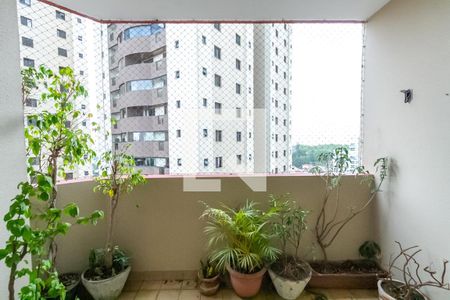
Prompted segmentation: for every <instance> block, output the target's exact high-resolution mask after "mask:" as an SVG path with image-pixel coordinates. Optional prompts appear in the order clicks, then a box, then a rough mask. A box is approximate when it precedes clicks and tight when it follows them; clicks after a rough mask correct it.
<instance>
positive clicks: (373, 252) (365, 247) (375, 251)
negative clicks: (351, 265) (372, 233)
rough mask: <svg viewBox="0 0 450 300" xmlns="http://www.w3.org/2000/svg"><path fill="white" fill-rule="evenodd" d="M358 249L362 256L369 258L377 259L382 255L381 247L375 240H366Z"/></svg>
mask: <svg viewBox="0 0 450 300" xmlns="http://www.w3.org/2000/svg"><path fill="white" fill-rule="evenodd" d="M358 250H359V255H360V256H361V257H364V258H365V259H369V260H375V259H377V258H379V257H380V255H381V248H380V246H379V245H378V244H377V243H376V242H374V241H365V242H364V243H362V245H361V246H360V247H359V249H358Z"/></svg>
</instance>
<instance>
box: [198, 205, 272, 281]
mask: <svg viewBox="0 0 450 300" xmlns="http://www.w3.org/2000/svg"><path fill="white" fill-rule="evenodd" d="M205 206H206V209H205V211H204V212H203V214H202V216H201V218H204V219H206V220H207V225H206V227H205V233H206V235H207V236H208V238H209V241H208V246H209V247H211V248H213V247H214V248H215V250H214V251H213V252H212V255H211V259H212V261H213V262H215V263H216V264H217V268H218V269H219V270H221V271H224V270H225V268H226V266H230V267H231V268H232V269H234V270H236V271H238V272H240V273H245V274H251V273H255V272H257V271H259V270H261V269H263V267H264V265H265V264H266V263H271V262H273V261H275V260H276V259H277V257H278V255H279V254H280V250H279V249H277V248H275V247H273V246H271V244H270V240H271V238H272V236H273V234H271V232H272V230H270V228H269V227H270V224H271V223H270V219H271V218H272V217H273V216H274V215H275V214H276V211H277V210H276V209H275V208H270V209H269V210H268V211H267V212H263V211H261V210H258V209H256V207H255V206H256V204H255V203H254V202H252V201H248V200H247V201H246V203H245V205H244V206H243V207H242V208H240V209H237V210H235V209H232V208H229V207H227V206H223V209H218V208H212V207H209V206H208V205H206V204H205Z"/></svg>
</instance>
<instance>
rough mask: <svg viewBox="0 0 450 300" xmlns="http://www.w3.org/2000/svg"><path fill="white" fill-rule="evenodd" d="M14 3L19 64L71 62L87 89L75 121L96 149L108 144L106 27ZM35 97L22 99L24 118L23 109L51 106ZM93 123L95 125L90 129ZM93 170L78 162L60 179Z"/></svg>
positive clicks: (34, 4) (23, 0)
mask: <svg viewBox="0 0 450 300" xmlns="http://www.w3.org/2000/svg"><path fill="white" fill-rule="evenodd" d="M17 7H18V10H17V11H18V20H19V35H20V58H21V63H22V67H24V68H26V67H38V66H39V65H45V66H47V67H48V68H51V69H52V70H54V71H58V69H59V68H61V67H67V66H68V67H71V68H72V69H73V70H74V73H75V74H76V76H77V78H78V80H80V81H81V82H82V84H83V85H84V86H85V87H86V88H87V90H88V91H89V96H88V97H86V98H83V99H77V106H78V107H77V108H78V109H79V110H80V111H81V112H82V113H83V115H84V116H86V119H85V120H82V122H81V124H80V125H79V126H80V128H81V129H82V130H84V131H86V132H89V133H90V134H91V135H92V136H93V138H94V140H95V141H96V143H95V145H93V147H94V150H95V151H96V152H97V153H102V152H103V151H106V150H108V149H111V139H110V136H109V135H108V132H109V127H110V125H109V124H110V112H109V93H104V89H103V86H107V83H108V76H109V74H108V68H107V66H108V61H107V57H106V58H104V54H103V49H106V48H107V41H106V37H103V32H104V30H106V26H104V25H101V24H98V23H96V22H93V21H91V20H88V19H85V18H82V17H79V16H77V15H74V14H71V13H68V12H65V11H61V10H58V9H57V8H55V7H53V6H49V5H47V4H44V3H41V2H39V1H36V0H18V3H17ZM39 97H40V95H39V91H38V92H37V93H35V94H33V95H30V97H29V99H27V100H26V103H25V107H24V113H25V119H26V115H28V114H34V113H37V112H39V111H42V110H51V109H52V104H51V103H45V104H42V103H39V101H38V99H39ZM88 116H92V117H91V118H88ZM93 123H97V124H99V125H100V129H99V130H93V127H94V126H92V124H93ZM94 171H95V170H94V168H93V165H85V166H79V167H77V168H76V169H75V170H73V171H68V172H67V173H66V178H67V179H72V178H79V177H86V176H92V174H93V172H94Z"/></svg>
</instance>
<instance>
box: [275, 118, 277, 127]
mask: <svg viewBox="0 0 450 300" xmlns="http://www.w3.org/2000/svg"><path fill="white" fill-rule="evenodd" d="M275 125H278V117H275Z"/></svg>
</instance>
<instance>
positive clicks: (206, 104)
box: [203, 98, 208, 107]
mask: <svg viewBox="0 0 450 300" xmlns="http://www.w3.org/2000/svg"><path fill="white" fill-rule="evenodd" d="M203 107H208V99H206V98H203Z"/></svg>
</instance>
